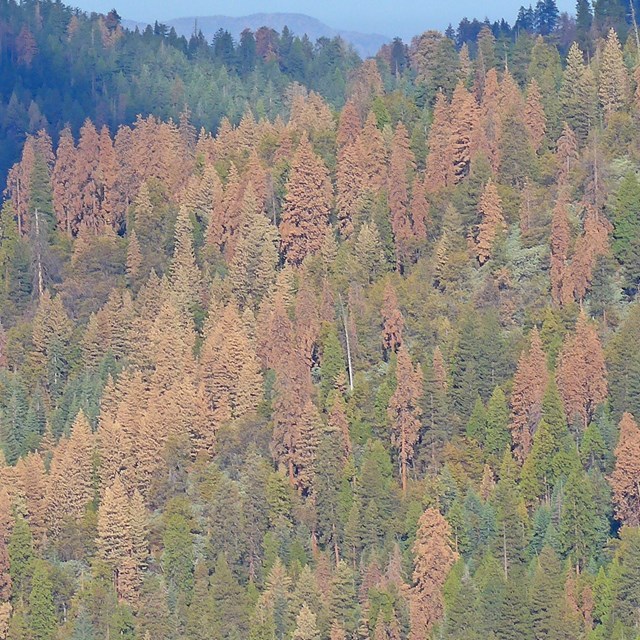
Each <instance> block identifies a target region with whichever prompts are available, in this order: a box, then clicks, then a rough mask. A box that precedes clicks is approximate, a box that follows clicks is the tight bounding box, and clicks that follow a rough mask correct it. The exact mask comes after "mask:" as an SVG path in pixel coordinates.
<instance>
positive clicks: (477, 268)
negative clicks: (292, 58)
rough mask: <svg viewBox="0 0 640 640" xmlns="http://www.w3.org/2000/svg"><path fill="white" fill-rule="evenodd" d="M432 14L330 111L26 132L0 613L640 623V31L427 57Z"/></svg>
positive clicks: (577, 630) (487, 45)
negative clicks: (396, 63) (404, 54)
mask: <svg viewBox="0 0 640 640" xmlns="http://www.w3.org/2000/svg"><path fill="white" fill-rule="evenodd" d="M442 38H443V36H440V35H438V36H434V35H433V33H431V32H428V33H427V34H424V36H422V37H421V39H418V40H417V41H416V42H415V43H414V45H415V46H414V47H413V49H412V52H411V64H412V70H411V73H414V74H415V76H414V77H410V82H409V84H408V85H407V86H404V85H403V84H402V82H401V79H400V78H395V80H394V81H395V84H394V85H393V86H386V85H385V81H388V80H389V78H387V77H386V76H385V75H384V61H383V60H378V61H376V60H368V61H366V62H364V63H363V64H362V65H361V66H360V67H358V68H357V69H356V70H355V72H354V74H353V77H351V78H350V79H349V83H348V90H347V100H346V103H345V105H344V107H343V108H342V109H341V110H340V111H339V112H336V111H334V110H332V109H331V108H330V106H329V105H328V104H327V102H325V100H323V98H322V97H321V96H320V95H319V94H317V93H314V92H309V91H307V90H306V89H304V88H303V87H301V86H300V85H292V87H291V89H290V94H289V96H288V104H289V118H288V119H287V120H286V122H285V121H284V120H281V119H276V120H274V121H270V120H267V119H265V118H260V119H256V117H255V116H254V115H253V113H252V112H251V110H249V109H247V111H246V113H245V115H244V116H243V117H242V119H241V120H240V121H239V122H238V123H237V124H232V123H231V122H230V121H229V120H224V121H223V122H222V124H221V126H220V128H219V129H218V131H217V132H216V133H215V134H213V133H210V132H207V131H205V130H202V131H200V132H197V131H196V130H195V129H194V127H193V126H192V125H191V124H190V116H189V113H188V111H187V110H185V111H184V113H183V115H182V117H181V118H180V121H179V122H178V123H174V122H172V121H168V122H164V121H161V120H159V119H157V118H155V117H154V116H147V117H142V116H140V117H139V118H138V119H137V121H136V122H135V123H134V124H133V125H132V126H122V127H120V128H119V129H118V131H117V132H113V135H112V132H110V131H109V130H108V129H107V128H106V127H100V129H99V130H98V129H97V128H96V127H95V126H94V125H93V124H92V123H91V121H89V120H87V121H86V122H85V124H84V125H83V127H82V128H81V129H80V131H79V135H78V136H77V139H76V138H74V135H73V133H72V131H71V130H70V129H69V128H65V129H64V130H63V131H61V132H60V133H59V136H57V143H56V144H55V145H54V144H53V143H52V139H51V137H50V135H49V134H48V133H47V132H46V131H45V130H43V131H41V132H40V133H38V134H37V135H34V136H30V137H28V138H27V140H26V142H25V145H24V149H23V153H22V159H21V160H20V162H18V163H17V164H15V165H14V166H13V168H12V169H11V171H10V174H9V177H8V183H7V189H6V194H5V195H6V200H5V203H4V206H3V209H2V214H1V217H0V222H1V226H0V230H1V237H0V264H1V266H2V269H1V270H0V284H1V287H0V295H1V296H2V310H1V311H0V318H1V320H2V324H1V325H0V366H1V369H0V392H1V393H0V445H1V446H2V451H3V452H4V460H2V463H1V464H0V638H5V637H6V638H11V639H12V640H13V639H15V640H18V639H22V638H32V637H33V638H35V639H37V640H53V639H54V638H57V637H59V638H73V639H76V640H77V639H80V638H81V639H86V638H97V637H112V636H113V635H118V634H119V635H121V636H123V637H130V638H141V639H142V638H147V637H148V638H156V637H157V638H161V639H165V638H166V639H167V640H168V639H169V638H174V637H180V638H188V639H189V640H191V639H192V638H193V639H194V640H199V639H200V638H205V637H216V638H218V637H219V638H234V639H235V638H238V639H240V638H251V640H263V639H264V640H267V639H269V640H272V639H273V638H278V639H284V638H296V639H298V640H319V639H321V638H322V639H324V638H330V639H331V640H341V639H344V640H346V639H347V638H358V639H361V640H366V639H367V638H372V639H373V640H384V639H386V640H402V639H403V638H411V639H412V640H422V639H426V638H430V637H442V638H447V639H451V640H454V639H461V638H467V639H473V638H478V637H481V636H486V637H488V638H490V637H494V638H498V639H499V640H508V639H510V638H524V639H526V640H533V638H560V637H563V638H572V639H573V638H575V639H576V640H578V639H581V638H585V639H586V638H589V639H593V640H598V639H600V638H605V637H611V638H623V637H630V636H629V634H630V633H637V606H638V600H637V596H636V592H635V591H634V586H633V585H634V583H637V581H638V580H640V540H639V539H640V535H639V534H638V526H639V525H640V488H639V487H640V476H639V474H640V468H638V465H639V464H640V462H638V460H639V457H638V454H639V453H640V450H639V447H640V429H639V428H638V425H637V422H636V419H637V418H638V417H639V415H640V385H639V384H638V374H639V372H640V353H639V352H638V348H637V347H636V346H634V345H635V344H636V343H638V338H639V337H640V333H639V327H640V323H639V322H638V317H640V316H638V310H637V309H636V305H637V303H636V302H635V301H634V297H635V291H634V289H633V286H629V284H628V282H627V285H625V286H623V285H622V278H623V274H627V275H624V277H627V280H628V270H629V269H630V268H631V267H630V265H629V264H628V263H629V258H628V256H629V255H632V254H633V247H634V246H635V244H633V243H634V242H636V241H638V242H640V240H639V238H640V235H638V234H640V225H637V228H636V227H634V226H633V220H632V219H631V220H630V219H629V216H627V215H626V214H627V213H628V207H631V206H632V205H633V203H634V202H636V201H640V187H637V180H636V176H635V173H634V172H636V170H637V164H638V158H639V157H640V156H639V153H638V149H640V145H639V144H638V142H639V141H640V140H639V138H638V136H637V133H636V130H635V128H634V125H635V124H637V122H638V119H639V118H640V102H639V101H638V92H634V88H635V86H636V80H635V78H637V73H635V72H634V69H635V68H636V65H635V63H634V62H633V61H634V60H635V58H634V56H635V55H636V54H637V51H636V49H634V47H635V44H634V41H633V38H631V39H630V40H629V43H627V45H626V46H625V49H624V50H623V48H622V46H621V44H620V42H619V40H618V38H617V36H616V34H615V32H613V31H612V32H611V33H610V34H609V35H608V37H607V38H606V39H603V40H602V41H600V42H599V45H598V55H596V56H593V58H591V59H590V60H589V61H588V62H587V60H586V58H585V56H584V55H583V53H582V52H581V51H580V49H579V48H578V46H577V45H574V46H573V47H572V48H571V49H570V51H569V54H568V57H567V59H566V61H565V64H564V65H563V64H562V61H561V60H560V55H559V53H558V50H557V49H556V47H555V45H554V44H553V43H552V42H551V41H549V40H545V39H544V38H543V37H540V38H538V39H536V40H534V39H530V42H529V48H528V49H527V51H526V52H525V53H526V55H527V56H528V57H527V60H528V64H527V65H526V68H524V70H523V65H522V64H521V63H518V64H515V63H514V65H512V66H506V65H503V64H502V63H501V62H499V61H498V56H497V51H498V50H499V47H498V45H497V43H496V42H495V39H494V38H493V35H492V34H491V33H490V31H489V30H488V29H487V28H485V29H484V30H483V33H482V37H481V38H480V42H479V44H478V46H479V48H480V52H479V53H478V55H477V57H474V59H473V60H472V59H471V58H470V56H469V51H468V49H467V47H466V46H465V47H463V49H462V50H461V51H460V52H459V53H457V52H455V49H453V54H452V58H451V60H449V62H450V63H451V68H448V72H450V76H451V77H450V78H449V81H448V82H446V83H445V82H440V81H438V82H439V84H438V86H434V83H435V82H436V80H435V78H442V77H443V74H442V73H441V72H443V69H440V68H439V67H438V64H439V63H436V62H434V55H435V54H434V53H433V52H434V51H435V50H438V47H440V46H442V43H441V40H442ZM433 42H436V44H437V47H435V49H434V47H432V46H431V45H432V44H433ZM451 47H452V48H453V44H451ZM523 55H524V54H523ZM441 62H442V61H441ZM442 64H444V62H442ZM445 71H446V69H445ZM419 90H423V91H424V93H420V91H419ZM634 180H635V181H636V182H634ZM625 185H626V186H625ZM634 185H635V188H636V191H633V189H634ZM623 187H624V188H626V189H628V192H625V191H624V190H623ZM619 202H624V203H626V204H625V207H621V206H620V205H619V204H617V203H619ZM629 203H630V204H629ZM636 235H638V237H637V238H636ZM634 415H635V417H634ZM619 526H620V527H621V529H620V532H619V533H618V527H619ZM614 541H615V543H614ZM625 634H626V635H625Z"/></svg>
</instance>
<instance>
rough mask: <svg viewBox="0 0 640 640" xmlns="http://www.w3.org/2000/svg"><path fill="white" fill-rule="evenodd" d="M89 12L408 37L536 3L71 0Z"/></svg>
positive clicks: (569, 0)
mask: <svg viewBox="0 0 640 640" xmlns="http://www.w3.org/2000/svg"><path fill="white" fill-rule="evenodd" d="M68 2H69V4H71V5H75V6H78V7H80V8H81V9H84V10H86V11H100V12H106V11H109V10H110V9H112V8H113V7H114V6H115V8H116V9H117V10H118V13H120V15H121V16H122V17H123V18H129V19H131V20H139V21H151V22H153V21H154V20H156V19H157V20H169V19H171V18H181V17H186V16H196V15H198V16H210V15H216V14H222V15H228V16H243V15H247V14H249V13H263V12H268V13H271V12H295V13H306V14H308V15H310V16H313V17H314V18H318V19H320V20H322V21H323V22H325V23H326V24H328V25H329V26H331V27H334V28H340V29H351V30H353V31H364V32H375V33H381V34H383V35H387V36H395V35H401V36H403V37H405V38H406V37H409V36H412V35H415V34H417V33H421V32H422V31H425V30H426V29H429V28H439V29H443V28H445V27H446V26H447V24H448V23H450V22H451V23H453V24H454V26H455V25H456V24H457V23H458V22H459V21H460V19H461V18H462V17H464V16H468V17H469V18H472V17H477V18H478V19H483V18H484V17H489V18H490V19H495V18H505V19H506V20H508V21H509V22H510V23H511V24H513V21H514V20H515V16H516V15H517V13H518V8H519V7H520V5H521V4H527V5H528V4H529V2H531V3H532V4H534V5H535V0H526V2H525V0H486V1H485V2H477V1H474V0H449V1H448V2H447V1H446V0H444V1H443V0H360V1H358V2H354V1H350V0H321V1H319V0H181V1H180V2H174V1H172V0H126V1H125V2H121V1H119V0H75V1H74V0H68ZM557 4H558V7H559V8H560V10H561V11H573V9H574V7H575V0H557Z"/></svg>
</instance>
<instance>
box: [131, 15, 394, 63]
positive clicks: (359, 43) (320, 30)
mask: <svg viewBox="0 0 640 640" xmlns="http://www.w3.org/2000/svg"><path fill="white" fill-rule="evenodd" d="M123 24H124V25H125V26H127V27H129V28H135V27H136V26H137V27H140V28H144V27H145V26H146V25H145V24H144V23H139V22H134V21H124V22H123ZM166 24H167V25H168V26H169V27H174V28H175V30H176V32H177V33H178V35H180V36H186V37H187V38H188V37H189V36H191V34H192V33H193V31H194V27H195V26H196V24H197V28H198V29H200V30H201V31H202V33H203V34H204V36H205V37H206V38H207V40H209V41H210V40H211V38H213V35H214V34H215V32H216V31H218V29H225V30H226V31H228V32H229V33H231V35H232V36H233V37H234V38H235V39H238V38H239V37H240V34H241V33H242V31H243V30H244V29H251V30H252V31H256V30H257V29H259V28H260V27H270V28H272V29H275V30H276V31H278V32H280V31H282V29H283V28H284V27H289V29H290V30H291V31H292V32H293V33H294V34H295V35H298V36H302V35H304V34H307V36H308V37H309V39H310V40H312V41H315V40H317V39H318V38H322V37H326V38H334V37H335V36H340V37H341V38H343V39H344V40H346V41H347V42H349V43H350V44H351V45H352V46H353V48H354V49H355V50H356V51H357V52H358V54H359V55H360V56H362V57H364V58H366V57H369V56H373V55H375V54H376V52H377V51H378V49H379V48H380V47H381V46H382V45H383V44H385V43H387V42H389V40H390V38H389V37H387V36H383V35H380V34H379V33H358V32H356V31H343V30H341V29H334V28H332V27H329V26H328V25H326V24H324V23H323V22H321V21H320V20H317V19H316V18H312V17H311V16H307V15H304V14H302V13H254V14H251V15H249V16H242V17H239V18H232V17H229V16H204V17H187V18H176V19H174V20H169V21H167V22H166Z"/></svg>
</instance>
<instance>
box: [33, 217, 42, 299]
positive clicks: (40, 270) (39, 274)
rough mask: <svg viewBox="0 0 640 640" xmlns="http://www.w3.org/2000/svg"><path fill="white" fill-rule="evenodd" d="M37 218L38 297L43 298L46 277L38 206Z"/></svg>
mask: <svg viewBox="0 0 640 640" xmlns="http://www.w3.org/2000/svg"><path fill="white" fill-rule="evenodd" d="M35 219H36V261H37V269H38V297H40V298H42V294H43V293H44V278H43V275H42V253H41V245H40V214H39V212H38V208H37V207H36V211H35Z"/></svg>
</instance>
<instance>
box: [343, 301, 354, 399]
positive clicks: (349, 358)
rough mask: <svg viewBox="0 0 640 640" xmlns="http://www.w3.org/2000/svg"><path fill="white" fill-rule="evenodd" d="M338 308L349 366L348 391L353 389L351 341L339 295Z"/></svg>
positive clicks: (345, 314) (345, 313)
mask: <svg viewBox="0 0 640 640" xmlns="http://www.w3.org/2000/svg"><path fill="white" fill-rule="evenodd" d="M340 308H341V310H342V324H343V325H344V339H345V342H346V345H347V366H348V367H349V391H353V363H352V361H351V341H350V340H349V327H348V325H347V312H346V310H345V308H344V304H343V303H342V296H340Z"/></svg>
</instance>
